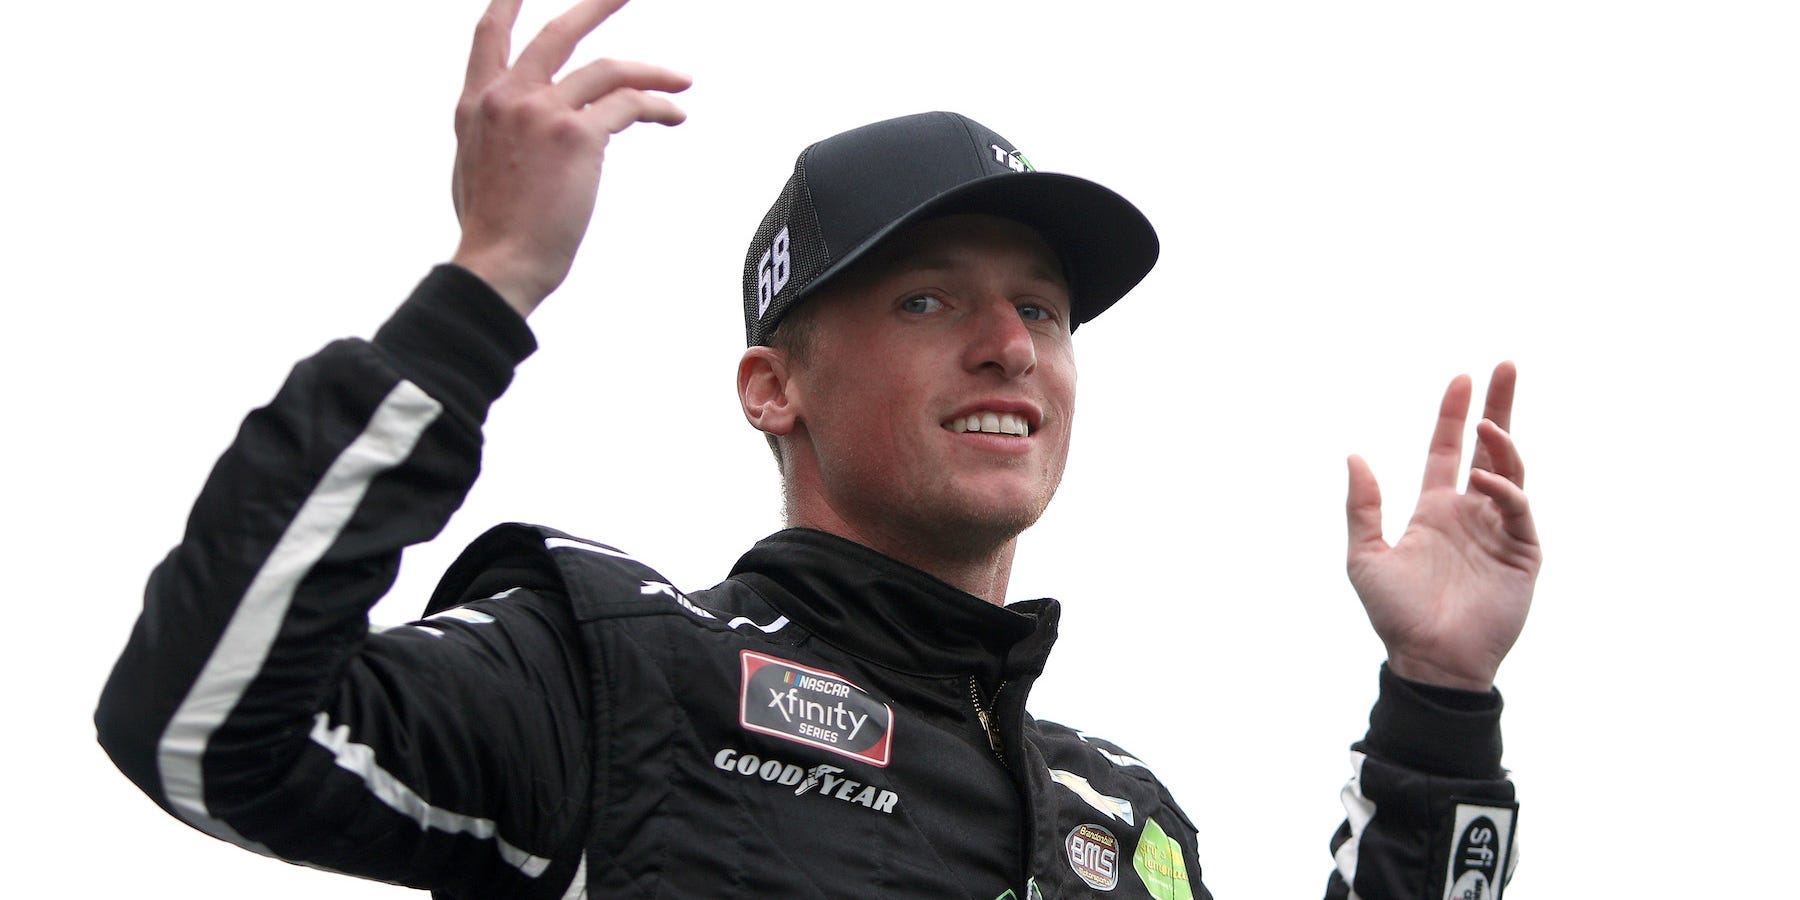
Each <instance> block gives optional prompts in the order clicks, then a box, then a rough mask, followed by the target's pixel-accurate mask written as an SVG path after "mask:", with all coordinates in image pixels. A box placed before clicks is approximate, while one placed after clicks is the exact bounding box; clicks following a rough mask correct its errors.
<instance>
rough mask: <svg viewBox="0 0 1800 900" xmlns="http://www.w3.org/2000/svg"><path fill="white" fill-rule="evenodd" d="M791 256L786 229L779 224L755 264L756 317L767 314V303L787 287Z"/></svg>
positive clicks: (771, 301)
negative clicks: (766, 247)
mask: <svg viewBox="0 0 1800 900" xmlns="http://www.w3.org/2000/svg"><path fill="white" fill-rule="evenodd" d="M792 268H793V267H792V258H791V257H790V256H789V255H788V230H787V226H786V225H783V226H781V230H780V231H777V232H775V240H773V241H770V242H769V249H767V250H764V251H763V255H762V259H761V260H760V261H759V262H757V264H756V317H757V318H758V319H761V318H762V317H763V316H766V315H768V314H769V304H771V303H773V302H775V295H776V294H779V293H781V289H782V288H784V287H787V283H788V274H789V273H790V272H791V271H792Z"/></svg>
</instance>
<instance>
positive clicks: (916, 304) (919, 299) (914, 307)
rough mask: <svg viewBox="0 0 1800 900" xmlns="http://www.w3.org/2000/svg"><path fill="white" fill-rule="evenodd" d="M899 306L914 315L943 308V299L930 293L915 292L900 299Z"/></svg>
mask: <svg viewBox="0 0 1800 900" xmlns="http://www.w3.org/2000/svg"><path fill="white" fill-rule="evenodd" d="M900 308H901V309H902V310H905V311H906V312H909V313H912V314H914V315H921V316H922V315H924V314H926V313H932V312H937V311H938V310H940V309H943V308H944V301H942V300H939V299H938V298H936V297H933V296H931V295H930V294H916V295H914V296H911V297H908V298H906V299H905V300H902V301H900Z"/></svg>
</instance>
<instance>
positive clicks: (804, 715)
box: [738, 650, 894, 766]
mask: <svg viewBox="0 0 1800 900" xmlns="http://www.w3.org/2000/svg"><path fill="white" fill-rule="evenodd" d="M738 658H739V659H740V660H741V661H742V664H743V685H742V690H741V692H740V693H739V696H738V723H739V724H741V725H743V726H744V728H745V730H747V731H754V732H757V733H759V734H767V735H771V736H774V737H778V738H781V739H782V740H788V741H793V742H794V743H797V744H805V745H806V746H808V747H817V748H819V749H821V750H830V751H831V752H833V753H837V754H840V755H843V756H848V757H850V758H851V759H855V760H861V761H862V762H866V763H868V764H869V765H872V766H886V765H887V764H888V759H889V755H890V752H891V751H892V749H893V745H894V710H893V707H890V706H888V705H887V704H885V703H882V702H881V701H879V700H876V699H875V698H874V697H871V696H869V693H868V692H867V691H864V690H863V689H862V688H860V687H858V686H857V685H856V684H855V683H854V682H852V681H850V680H849V679H847V678H845V677H844V676H842V675H838V674H837V673H835V672H827V671H825V670H823V669H814V668H812V667H810V666H803V665H800V664H799V663H797V662H792V661H790V660H785V659H780V658H777V657H774V656H768V655H766V654H762V653H757V652H755V651H753V650H744V651H742V652H740V653H739V654H738Z"/></svg>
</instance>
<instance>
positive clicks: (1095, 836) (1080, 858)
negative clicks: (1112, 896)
mask: <svg viewBox="0 0 1800 900" xmlns="http://www.w3.org/2000/svg"><path fill="white" fill-rule="evenodd" d="M1063 847H1064V849H1066V850H1068V851H1069V868H1071V869H1074V870H1075V874H1076V875H1079V876H1081V880H1082V881H1085V882H1087V883H1088V887H1091V888H1093V889H1094V890H1096V891H1110V890H1112V889H1113V888H1115V887H1117V886H1118V884H1119V839H1118V838H1117V837H1114V836H1113V833H1112V832H1110V831H1107V830H1106V829H1105V828H1104V827H1103V826H1100V825H1077V826H1075V830H1074V831H1071V832H1069V836H1068V837H1067V838H1065V839H1064V840H1063Z"/></svg>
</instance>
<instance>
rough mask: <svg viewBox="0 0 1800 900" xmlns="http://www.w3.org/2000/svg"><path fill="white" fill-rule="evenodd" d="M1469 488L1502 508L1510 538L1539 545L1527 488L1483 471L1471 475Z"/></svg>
mask: <svg viewBox="0 0 1800 900" xmlns="http://www.w3.org/2000/svg"><path fill="white" fill-rule="evenodd" d="M1469 489H1470V490H1472V491H1476V492H1477V493H1480V494H1482V495H1484V496H1486V497H1488V498H1490V499H1492V500H1493V501H1494V505H1495V506H1497V507H1499V509H1500V522H1501V526H1502V527H1503V528H1505V529H1506V534H1507V536H1508V537H1510V538H1512V539H1513V540H1515V541H1518V542H1520V543H1522V544H1529V545H1531V546H1533V547H1535V546H1537V543H1538V534H1537V522H1536V521H1535V520H1533V519H1532V516H1531V502H1530V501H1529V500H1527V499H1526V498H1525V489H1524V488H1522V487H1519V486H1518V485H1516V484H1513V483H1512V482H1510V481H1507V480H1506V479H1505V478H1502V477H1500V476H1499V475H1496V474H1494V473H1493V472H1489V471H1486V470H1483V469H1475V470H1473V471H1471V472H1470V473H1469Z"/></svg>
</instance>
